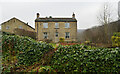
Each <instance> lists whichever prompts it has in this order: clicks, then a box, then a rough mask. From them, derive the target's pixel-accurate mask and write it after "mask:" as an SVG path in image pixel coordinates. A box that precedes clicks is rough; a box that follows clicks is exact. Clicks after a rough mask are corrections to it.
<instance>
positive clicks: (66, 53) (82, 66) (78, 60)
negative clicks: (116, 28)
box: [51, 45, 120, 72]
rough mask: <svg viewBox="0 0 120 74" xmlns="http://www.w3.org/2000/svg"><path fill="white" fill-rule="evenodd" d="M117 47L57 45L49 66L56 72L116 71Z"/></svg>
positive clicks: (117, 60)
mask: <svg viewBox="0 0 120 74" xmlns="http://www.w3.org/2000/svg"><path fill="white" fill-rule="evenodd" d="M119 61H120V49H119V48H114V49H112V48H111V49H110V48H96V49H95V48H94V49H93V48H90V47H88V46H84V45H72V46H59V47H58V48H57V51H56V52H55V53H54V56H53V59H52V62H51V64H52V65H51V66H52V67H53V68H54V69H55V70H57V71H58V72H61V71H62V72H68V71H75V72H76V71H78V72H118V71H120V69H119V68H120V62H119Z"/></svg>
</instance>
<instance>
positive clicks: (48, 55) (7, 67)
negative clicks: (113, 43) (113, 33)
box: [2, 35, 120, 72]
mask: <svg viewBox="0 0 120 74" xmlns="http://www.w3.org/2000/svg"><path fill="white" fill-rule="evenodd" d="M2 44H3V45H2V48H3V59H2V60H3V63H2V65H3V71H4V72H11V71H17V72H46V71H47V72H68V71H69V72H119V71H120V62H119V61H120V49H119V48H96V47H91V46H87V45H84V44H76V45H66V46H63V45H60V44H57V45H56V44H52V43H50V44H48V43H44V42H37V41H35V40H34V39H31V38H29V37H23V36H17V35H3V40H2ZM53 49H54V50H53ZM19 68H20V69H19ZM21 68H22V69H21Z"/></svg>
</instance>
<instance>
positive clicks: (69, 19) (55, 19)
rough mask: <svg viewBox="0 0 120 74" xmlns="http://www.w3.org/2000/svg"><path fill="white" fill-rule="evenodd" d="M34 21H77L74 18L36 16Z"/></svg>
mask: <svg viewBox="0 0 120 74" xmlns="http://www.w3.org/2000/svg"><path fill="white" fill-rule="evenodd" d="M35 22H77V20H76V19H75V18H37V19H36V20H35Z"/></svg>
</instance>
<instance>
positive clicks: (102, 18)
mask: <svg viewBox="0 0 120 74" xmlns="http://www.w3.org/2000/svg"><path fill="white" fill-rule="evenodd" d="M111 8H112V6H111V4H110V3H108V2H107V3H104V5H103V9H102V11H101V12H100V13H99V15H98V16H97V19H98V22H99V23H100V24H101V25H107V24H109V23H110V22H111V21H112V20H113V19H112V9H111Z"/></svg>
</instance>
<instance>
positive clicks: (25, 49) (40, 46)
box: [2, 35, 53, 65]
mask: <svg viewBox="0 0 120 74" xmlns="http://www.w3.org/2000/svg"><path fill="white" fill-rule="evenodd" d="M2 43H3V45H2V50H3V52H4V53H5V52H7V53H9V52H8V51H10V52H13V51H16V55H17V58H18V64H19V65H32V64H34V62H38V61H40V59H41V57H43V56H44V54H45V53H47V52H49V51H51V50H52V49H53V47H52V45H49V44H46V43H44V42H37V41H35V40H34V39H32V38H30V37H23V36H18V35H4V36H3V39H2Z"/></svg>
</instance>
